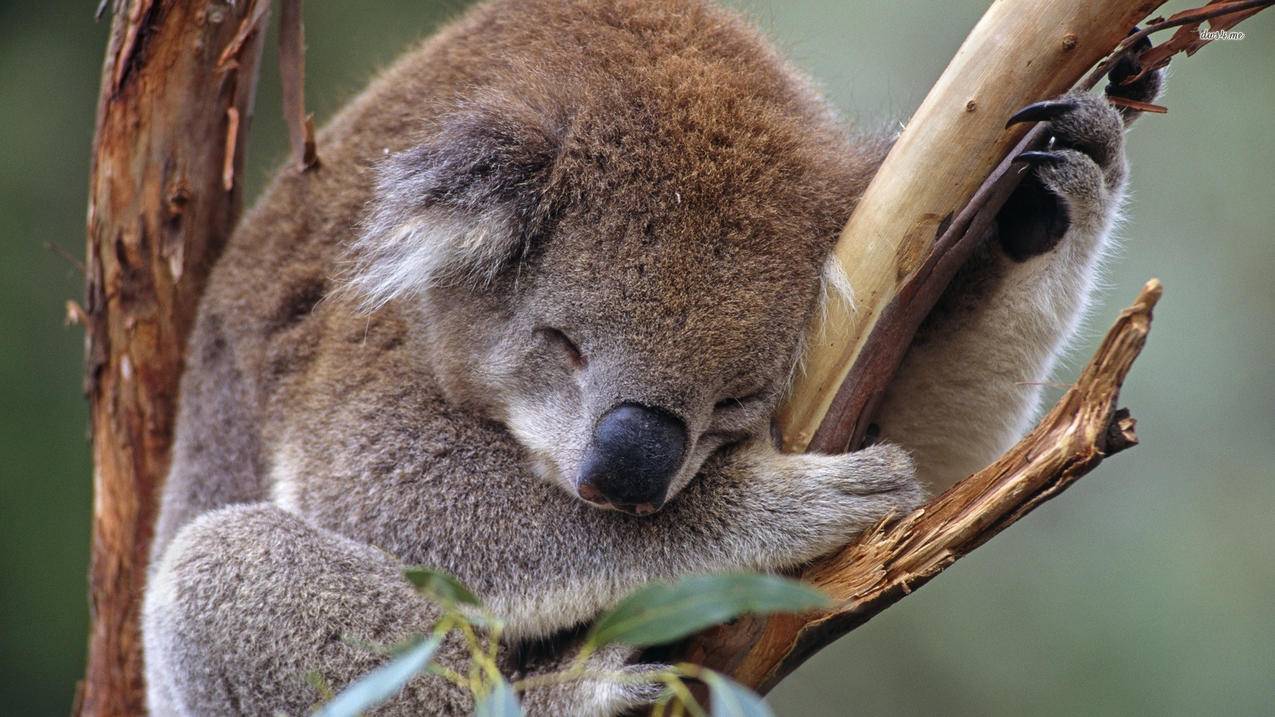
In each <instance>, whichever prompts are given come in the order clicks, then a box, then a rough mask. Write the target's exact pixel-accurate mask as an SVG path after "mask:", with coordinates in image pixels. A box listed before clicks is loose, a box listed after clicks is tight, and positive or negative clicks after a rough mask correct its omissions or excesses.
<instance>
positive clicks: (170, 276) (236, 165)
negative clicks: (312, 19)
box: [78, 0, 267, 715]
mask: <svg viewBox="0 0 1275 717" xmlns="http://www.w3.org/2000/svg"><path fill="white" fill-rule="evenodd" d="M266 5H267V3H266V2H264V0H261V1H257V0H241V1H240V2H236V3H226V2H216V1H214V0H185V1H179V0H117V1H116V2H115V5H114V10H115V12H114V17H113V19H112V22H111V29H110V39H109V43H108V47H107V51H106V60H105V63H104V65H103V68H102V86H101V93H100V96H99V100H98V108H97V121H96V134H95V137H94V142H93V165H92V173H91V177H90V187H89V207H88V247H87V261H86V269H87V271H86V276H87V280H86V287H85V304H84V312H83V315H82V318H81V320H83V321H84V322H85V323H86V332H87V336H86V346H85V352H86V366H85V386H84V389H85V392H86V394H87V395H88V398H89V402H90V419H91V422H92V436H93V465H94V469H93V491H94V503H93V546H92V558H91V564H90V574H89V596H90V611H91V618H92V629H91V633H90V636H89V653H88V667H87V670H86V674H85V678H84V681H83V682H82V683H81V685H80V691H79V695H78V697H79V707H78V711H79V712H80V713H81V714H84V715H133V714H141V713H143V712H144V711H145V702H144V692H143V685H142V670H141V639H140V634H139V632H138V625H137V620H138V611H139V606H140V604H141V595H142V588H143V583H144V580H145V576H146V564H147V552H148V549H149V545H150V538H151V529H152V524H153V522H154V515H155V510H156V499H157V496H158V491H159V488H160V486H161V484H162V481H163V479H164V475H165V473H166V472H167V468H168V460H169V445H170V443H171V440H172V429H173V420H174V417H175V414H176V400H177V384H178V378H179V377H180V375H181V370H182V361H183V351H184V349H185V345H186V337H187V334H188V333H189V331H190V327H191V324H192V322H193V320H194V316H195V307H196V305H197V303H198V301H199V297H200V294H201V293H202V291H203V288H204V283H205V279H206V278H207V275H208V270H209V268H210V267H211V266H212V263H213V260H214V259H216V257H217V255H218V254H219V253H220V251H221V248H222V246H223V245H224V243H225V240H226V238H227V237H228V236H229V234H230V231H231V228H232V227H233V225H234V222H235V219H236V218H237V216H238V214H239V209H240V203H241V194H242V192H241V190H240V185H241V183H240V182H238V181H236V178H237V177H238V174H239V171H240V169H241V167H242V164H243V150H244V146H245V144H246V136H247V134H246V133H247V129H248V119H249V117H250V116H251V113H252V99H253V93H254V89H255V87H254V85H255V83H256V75H257V65H258V58H259V57H260V50H261V36H262V34H263V33H262V20H263V16H264V14H265V9H266Z"/></svg>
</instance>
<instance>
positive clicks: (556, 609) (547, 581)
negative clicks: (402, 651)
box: [485, 442, 922, 636]
mask: <svg viewBox="0 0 1275 717" xmlns="http://www.w3.org/2000/svg"><path fill="white" fill-rule="evenodd" d="M911 476H912V465H911V462H910V461H909V460H908V458H907V455H906V454H905V453H904V452H902V451H900V450H898V449H895V448H892V447H887V446H879V447H874V448H872V449H869V450H865V451H860V452H858V453H853V454H847V455H840V456H822V455H812V454H807V455H784V454H780V453H778V452H776V451H774V450H773V449H772V448H770V447H769V446H767V445H765V444H764V443H760V442H759V443H755V444H751V445H749V446H744V447H740V448H737V449H733V450H731V451H729V452H726V453H723V454H721V455H719V456H717V457H715V458H714V459H713V460H711V461H710V462H709V463H708V464H706V465H705V467H704V470H703V472H702V473H701V475H700V476H699V477H698V478H697V479H696V481H695V482H694V483H693V484H692V485H691V486H690V487H688V488H687V489H686V491H685V492H684V493H683V494H682V495H681V496H679V498H678V500H677V501H675V502H674V503H672V504H671V505H669V506H668V507H667V508H666V509H665V510H664V511H662V512H661V513H659V514H657V515H655V516H652V517H650V518H637V517H633V516H626V515H622V514H619V513H613V512H611V513H599V512H597V511H589V512H587V513H582V514H581V516H580V517H581V518H583V519H585V520H586V521H587V525H582V524H578V523H574V522H569V521H557V522H556V526H557V530H558V531H560V532H557V533H556V534H555V535H553V536H552V537H550V536H540V538H539V539H538V540H537V541H536V542H535V543H534V544H529V545H527V546H526V547H527V548H529V551H528V552H534V553H535V554H536V555H537V556H538V557H536V558H535V559H536V561H537V569H535V570H532V571H527V570H516V571H515V570H506V569H505V567H501V566H492V565H490V564H487V567H486V570H487V571H488V575H491V574H493V573H498V574H500V575H503V576H504V577H505V580H507V581H508V582H507V583H504V584H500V585H495V586H492V588H489V590H488V594H487V595H485V597H486V599H487V600H488V602H489V603H490V604H492V606H493V607H494V608H496V609H497V611H498V612H499V613H500V614H501V615H502V616H503V617H504V618H505V619H506V620H507V621H508V622H509V623H510V626H511V632H512V634H514V635H518V636H542V635H546V634H551V633H553V632H556V631H558V630H561V629H564V628H567V627H572V626H574V625H576V624H579V623H581V622H584V621H586V620H589V619H591V618H593V617H594V616H596V615H597V614H598V613H599V612H601V611H603V610H605V609H606V608H608V607H610V606H611V605H613V604H615V603H616V602H617V601H618V600H619V599H621V598H622V597H624V596H625V595H626V594H628V593H629V592H632V591H633V590H634V589H636V588H637V587H639V586H640V585H643V584H646V583H649V582H651V581H657V580H672V579H675V578H677V577H679V576H682V575H687V574H694V573H713V572H723V571H732V570H761V571H776V570H782V569H785V568H789V567H793V566H795V565H799V564H802V563H805V562H808V561H809V560H812V559H814V558H816V557H818V556H820V555H822V554H824V553H827V552H829V551H831V550H834V549H836V548H838V547H840V546H842V545H844V544H845V543H846V542H847V541H848V540H849V539H850V538H851V537H853V536H854V535H855V534H856V533H857V532H859V531H860V530H862V529H863V528H865V527H867V526H868V525H870V524H871V523H872V522H874V521H876V520H877V519H878V518H880V516H881V515H883V514H885V513H888V512H890V511H892V510H894V511H903V510H908V509H910V508H912V507H913V506H914V505H915V504H917V503H918V502H919V501H920V500H921V498H922V495H921V492H920V491H919V489H918V488H917V486H916V484H915V483H914V482H913V481H912V480H911ZM560 545H561V546H573V547H571V548H569V549H560V548H557V547H556V546H560ZM527 557H530V556H527ZM519 562H520V561H519V560H517V559H515V560H512V561H510V562H509V563H507V565H506V567H514V566H515V565H517V564H518V563H519Z"/></svg>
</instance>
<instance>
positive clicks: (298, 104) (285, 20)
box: [279, 0, 319, 172]
mask: <svg viewBox="0 0 1275 717" xmlns="http://www.w3.org/2000/svg"><path fill="white" fill-rule="evenodd" d="M279 80H280V84H281V85H282V87H283V118H284V120H286V121H287V123H288V141H289V143H290V144H291V146H292V164H293V166H294V167H295V168H296V170H297V171H298V172H305V171H307V170H310V169H314V168H315V167H317V166H319V152H318V148H317V146H316V145H315V141H314V118H313V117H312V116H310V115H308V114H306V111H305V26H304V24H303V22H302V18H301V0H283V5H282V7H281V9H280V13H279Z"/></svg>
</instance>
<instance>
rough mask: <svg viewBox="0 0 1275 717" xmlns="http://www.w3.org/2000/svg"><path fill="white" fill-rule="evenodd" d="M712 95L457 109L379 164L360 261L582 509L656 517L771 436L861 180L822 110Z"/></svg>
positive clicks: (458, 388) (461, 390)
mask: <svg viewBox="0 0 1275 717" xmlns="http://www.w3.org/2000/svg"><path fill="white" fill-rule="evenodd" d="M710 89H712V90H713V91H703V89H702V88H701V89H700V91H697V92H692V93H689V94H686V93H683V94H680V95H678V94H676V93H674V94H673V95H672V96H667V97H663V96H661V97H651V96H643V95H641V94H640V93H638V94H636V95H635V94H633V93H627V94H626V93H620V92H617V93H615V94H614V95H611V96H605V97H596V96H595V97H592V98H591V101H581V100H579V99H577V100H575V101H572V102H557V103H552V102H547V101H545V102H532V101H529V100H528V99H527V98H526V97H524V96H521V95H519V96H518V97H516V98H515V97H511V96H506V95H500V94H496V93H492V94H488V95H483V96H478V97H470V98H468V99H466V100H465V101H463V102H460V103H457V104H456V105H455V106H454V107H452V108H450V109H449V110H448V111H446V112H444V113H442V114H441V115H440V116H439V118H438V119H436V120H434V121H432V122H431V123H430V127H429V128H428V129H427V131H426V132H424V137H423V139H422V140H421V141H420V142H419V143H417V144H416V145H415V146H414V147H413V148H412V149H410V150H408V151H405V152H402V153H399V154H397V155H392V156H391V157H389V158H387V160H386V161H385V162H384V163H383V165H382V166H381V168H380V174H379V183H378V188H377V190H376V192H375V195H374V199H373V203H372V207H371V209H370V211H369V214H368V219H367V221H366V226H365V229H364V232H363V235H362V237H361V238H360V239H359V240H358V242H357V243H356V244H355V245H354V247H353V270H352V272H351V283H352V285H353V286H354V288H356V289H358V290H359V291H360V292H361V293H362V295H363V296H364V297H365V298H366V301H367V302H368V304H369V305H370V306H372V307H376V306H379V305H381V304H384V303H387V302H391V301H393V302H395V303H396V304H397V305H402V306H407V307H408V308H409V311H410V312H411V313H410V316H412V319H411V320H412V321H413V322H414V323H413V325H414V326H419V329H420V332H421V336H422V341H421V343H420V345H421V346H422V351H421V353H422V354H424V355H422V357H421V358H422V362H423V365H425V366H427V369H426V370H431V371H433V372H434V374H435V375H436V377H437V378H438V380H439V382H440V383H441V385H442V386H443V388H444V390H445V392H446V394H447V395H448V397H449V400H450V401H452V402H453V403H455V404H457V405H461V406H466V407H470V408H473V409H475V410H479V411H482V412H483V413H484V414H485V415H487V416H488V417H490V418H492V419H494V420H496V421H499V422H502V423H503V424H505V425H506V426H507V427H508V429H509V430H510V431H511V432H512V433H513V434H514V436H515V437H516V438H517V440H518V441H519V442H520V443H521V444H522V446H523V447H524V448H525V450H526V452H527V454H528V456H529V460H530V462H531V464H532V465H533V466H534V467H535V469H536V471H537V473H539V474H540V475H541V476H542V477H544V478H546V479H548V480H552V481H555V482H557V483H558V484H560V485H561V487H563V488H564V489H565V490H567V491H569V492H570V493H572V494H574V495H577V496H579V497H580V498H581V499H583V500H585V501H587V502H589V503H591V504H594V505H597V506H601V507H607V508H613V509H619V510H624V511H627V512H632V513H636V514H645V513H649V512H652V511H655V510H658V509H659V508H660V507H661V506H662V505H663V504H664V503H665V502H666V501H668V500H669V499H670V498H672V497H673V496H674V495H676V494H677V492H678V491H679V490H681V489H682V488H683V487H684V486H685V485H686V484H687V483H688V482H689V481H690V480H692V478H693V477H694V476H695V474H696V473H697V472H698V470H699V468H700V466H701V465H702V464H703V462H704V461H705V459H706V458H708V457H709V456H710V455H711V454H713V453H714V452H715V451H718V450H720V449H722V448H723V447H725V446H728V445H731V444H734V443H738V442H741V441H744V440H748V439H766V438H767V437H768V433H769V431H770V417H771V414H772V412H773V410H774V408H775V406H776V404H777V403H778V401H779V400H780V398H781V397H782V394H783V392H784V390H785V388H786V386H787V383H788V380H789V378H790V376H791V372H792V370H793V368H794V365H795V362H796V361H797V359H798V356H799V350H800V343H801V336H802V333H803V330H804V329H805V327H806V325H807V323H808V321H809V319H810V316H811V313H812V311H813V310H814V309H815V307H816V305H817V302H818V301H819V299H820V295H821V294H820V292H821V290H823V288H826V286H825V285H826V284H827V283H828V282H827V281H825V280H823V276H824V272H825V264H826V261H827V257H828V253H829V249H830V248H831V246H832V244H833V242H834V241H835V238H836V236H837V234H838V232H839V230H840V228H841V226H842V224H843V223H844V221H845V219H846V217H847V216H848V214H849V209H850V206H851V202H852V200H853V198H854V196H855V195H856V193H857V192H859V191H861V189H862V182H863V181H864V180H863V177H862V176H860V174H861V171H857V170H856V169H855V168H854V166H853V162H851V161H849V159H850V158H853V156H854V150H852V149H851V148H850V146H849V144H848V143H847V142H846V140H845V139H844V138H842V137H841V136H840V134H839V132H837V131H835V130H834V129H833V128H832V127H833V125H832V123H831V122H830V121H829V120H828V118H827V117H826V115H822V114H820V115H817V116H813V117H812V115H811V114H810V113H807V112H805V111H804V110H803V111H799V109H800V108H796V107H795V106H794V105H793V103H787V104H785V103H784V102H778V101H773V100H765V99H764V98H762V99H757V100H756V101H751V102H748V101H744V99H743V98H741V97H739V96H737V95H738V94H739V93H738V92H735V93H733V94H731V93H728V92H727V91H726V90H721V89H720V88H715V89H714V88H710ZM724 94H725V99H723V95H724ZM568 107H569V108H570V110H567V109H565V108H568ZM837 274H838V275H839V274H840V271H839V267H838V271H837ZM838 286H839V284H838Z"/></svg>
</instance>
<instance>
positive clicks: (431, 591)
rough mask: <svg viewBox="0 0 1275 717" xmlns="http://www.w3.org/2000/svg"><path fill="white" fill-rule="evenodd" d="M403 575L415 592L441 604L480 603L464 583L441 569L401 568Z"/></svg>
mask: <svg viewBox="0 0 1275 717" xmlns="http://www.w3.org/2000/svg"><path fill="white" fill-rule="evenodd" d="M403 576H404V577H406V578H407V579H408V580H409V581H410V582H411V583H412V584H413V585H415V586H416V591H417V592H419V593H420V594H422V595H424V596H425V597H427V598H430V599H432V600H434V601H435V602H439V603H442V604H443V605H458V604H459V605H481V604H482V601H481V600H479V599H478V596H477V595H475V594H474V593H473V592H472V591H471V590H470V589H469V588H467V587H465V585H464V583H462V582H461V581H459V580H457V579H456V578H454V577H452V576H451V575H448V574H447V573H445V572H443V571H441V570H434V569H432V568H422V567H410V568H405V569H404V570H403Z"/></svg>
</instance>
